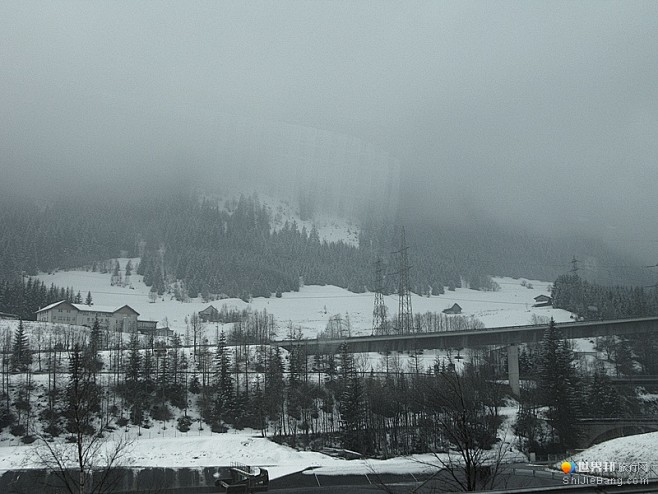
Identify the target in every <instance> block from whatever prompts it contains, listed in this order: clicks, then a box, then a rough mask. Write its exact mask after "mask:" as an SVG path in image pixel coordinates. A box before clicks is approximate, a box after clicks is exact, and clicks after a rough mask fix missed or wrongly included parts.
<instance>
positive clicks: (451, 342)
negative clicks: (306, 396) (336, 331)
mask: <svg viewBox="0 0 658 494" xmlns="http://www.w3.org/2000/svg"><path fill="white" fill-rule="evenodd" d="M556 326H557V327H559V328H560V329H561V331H562V334H563V335H564V336H565V337H566V338H567V339H576V338H593V337H597V336H613V335H616V336H624V335H632V334H642V333H654V332H655V333H658V317H643V318H635V319H618V320H611V321H586V322H569V323H557V324H556ZM546 328H547V325H545V324H543V325H532V326H511V327H503V328H491V329H478V330H467V331H441V332H438V333H414V334H405V335H382V336H358V337H354V338H343V339H332V340H324V339H314V340H311V339H308V340H305V339H302V340H282V341H273V342H272V343H271V344H272V345H276V346H280V347H282V348H286V349H287V350H290V349H292V348H293V347H295V346H302V347H304V348H305V349H306V351H307V354H334V353H338V352H339V349H340V347H341V345H342V344H344V343H346V344H347V345H349V348H350V351H352V352H355V353H366V352H395V351H399V352H401V351H405V350H407V351H409V350H433V349H451V348H455V349H461V348H478V347H486V346H506V347H507V355H508V366H507V372H508V377H509V382H510V387H511V388H512V393H514V394H515V395H517V396H519V394H520V384H519V350H518V345H519V344H520V343H539V342H540V341H541V339H542V337H543V336H544V331H545V330H546Z"/></svg>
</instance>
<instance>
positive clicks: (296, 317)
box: [39, 259, 571, 338]
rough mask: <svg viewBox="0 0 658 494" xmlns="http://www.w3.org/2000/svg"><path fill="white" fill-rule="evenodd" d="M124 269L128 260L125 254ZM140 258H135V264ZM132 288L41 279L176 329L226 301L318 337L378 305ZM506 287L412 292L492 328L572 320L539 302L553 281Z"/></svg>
mask: <svg viewBox="0 0 658 494" xmlns="http://www.w3.org/2000/svg"><path fill="white" fill-rule="evenodd" d="M119 261H120V263H121V266H122V268H123V267H124V266H125V264H126V262H127V259H120V260H119ZM136 262H138V259H133V265H134V264H136ZM131 278H132V280H131V287H132V288H131V287H122V286H111V285H110V273H107V274H101V273H97V272H96V273H95V272H91V271H58V272H56V273H53V274H40V275H39V279H41V280H42V281H44V282H45V283H46V284H47V285H50V284H51V283H54V284H55V285H57V286H64V287H66V286H72V287H74V289H75V290H79V291H80V292H81V293H82V295H83V298H84V297H85V296H86V293H87V292H88V291H91V293H92V296H93V299H94V303H95V304H97V305H114V306H120V305H123V304H128V305H130V306H131V307H133V308H134V309H135V310H136V311H137V312H139V313H140V316H139V317H140V319H150V320H155V321H159V322H160V324H161V325H168V326H169V327H170V328H171V329H173V330H174V331H177V332H179V333H180V334H183V333H184V331H185V326H186V322H185V319H186V317H188V318H189V316H190V315H191V314H193V313H194V312H198V311H199V310H202V309H205V308H206V307H207V306H208V305H210V304H212V305H214V306H215V307H216V308H217V309H220V308H221V307H222V305H224V304H226V305H227V306H228V307H235V308H238V309H244V308H246V307H251V308H252V309H253V310H258V311H260V310H262V309H267V311H268V312H269V313H271V314H274V317H275V318H276V320H277V322H278V323H279V326H280V328H281V329H280V330H279V336H280V337H283V336H284V335H285V329H284V328H285V327H286V326H287V325H288V323H289V322H292V323H293V324H294V325H295V326H299V327H301V328H302V330H303V332H304V334H305V335H306V336H307V337H311V338H312V337H315V336H316V335H317V334H318V332H320V331H322V330H324V329H325V327H326V325H327V322H328V321H329V318H330V317H331V316H333V315H336V314H341V315H342V317H343V318H344V317H345V315H346V314H348V315H349V319H350V322H351V324H352V328H353V334H354V335H359V334H370V332H371V328H372V308H373V302H374V294H372V293H360V294H356V293H351V292H349V291H347V290H345V289H343V288H338V287H335V286H330V285H327V286H316V285H313V286H304V287H302V288H301V289H300V290H299V292H289V293H284V294H283V296H282V297H281V298H275V297H271V298H255V299H253V300H252V302H251V303H246V302H243V301H242V300H239V299H225V300H217V301H214V302H210V303H207V302H203V301H202V300H201V299H192V301H190V302H189V303H182V302H178V301H176V300H175V299H173V298H172V296H171V295H168V294H165V296H164V297H161V298H159V299H158V301H157V302H155V303H151V302H150V301H149V297H148V294H149V287H147V286H146V285H144V284H143V282H142V277H141V276H139V275H136V274H133V276H132V277H131ZM494 280H495V281H496V282H497V283H498V284H499V285H500V287H501V289H500V291H497V292H481V291H476V290H470V289H466V288H457V289H456V290H455V291H454V292H451V291H446V293H445V294H443V295H439V296H431V297H420V296H417V295H412V306H413V310H414V313H416V314H422V313H425V312H441V311H442V310H443V309H446V308H448V307H450V306H452V304H454V303H458V304H459V305H460V306H461V307H462V310H463V314H462V315H464V316H473V317H475V318H477V319H479V320H480V321H482V322H483V323H484V325H485V326H486V327H490V328H491V327H501V326H519V325H526V324H531V323H532V320H533V316H537V317H543V318H550V317H553V318H554V319H555V320H556V321H557V322H566V321H570V320H571V319H570V316H571V314H570V313H569V312H567V311H564V310H560V309H553V308H552V307H533V306H532V305H533V303H534V300H533V299H534V297H536V296H537V295H540V294H548V289H549V286H550V283H548V282H545V281H544V282H542V281H535V280H530V284H532V286H533V288H530V289H529V288H526V287H524V286H522V285H521V282H522V280H515V279H513V278H494ZM384 301H385V303H386V305H387V307H388V310H389V314H395V313H396V312H397V307H398V299H397V297H396V296H395V295H389V296H386V297H384ZM214 326H215V325H209V326H208V327H207V331H208V334H209V336H210V335H212V334H214V329H215V327H214Z"/></svg>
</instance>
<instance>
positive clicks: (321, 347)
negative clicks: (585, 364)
mask: <svg viewBox="0 0 658 494" xmlns="http://www.w3.org/2000/svg"><path fill="white" fill-rule="evenodd" d="M556 326H558V327H559V328H560V329H561V331H562V333H563V335H564V336H565V338H568V339H575V338H592V337H597V336H612V335H618V336H621V335H630V334H641V333H653V332H658V317H643V318H635V319H619V320H614V321H586V322H572V323H560V324H556ZM546 327H547V326H546V325H529V326H510V327H502V328H491V329H480V330H467V331H442V332H439V333H415V334H408V335H385V336H359V337H354V338H343V339H334V340H323V339H302V340H283V341H273V342H272V344H273V345H277V346H280V347H283V348H287V349H291V348H292V347H293V346H304V347H306V348H307V351H308V352H309V353H312V354H315V353H321V354H322V353H324V354H327V353H337V352H338V350H339V348H340V346H341V345H342V344H343V343H347V344H348V345H349V347H350V350H351V351H352V352H357V353H361V352H385V351H404V350H414V349H426V350H428V349H436V348H442V349H448V348H476V347H482V346H495V345H500V346H503V345H511V344H519V343H538V342H539V341H541V339H542V337H543V335H544V331H545V330H546Z"/></svg>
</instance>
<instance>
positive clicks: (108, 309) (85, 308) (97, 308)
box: [37, 300, 139, 315]
mask: <svg viewBox="0 0 658 494" xmlns="http://www.w3.org/2000/svg"><path fill="white" fill-rule="evenodd" d="M60 304H67V305H70V306H72V307H73V308H74V309H77V310H78V311H80V312H103V313H106V314H114V313H115V312H117V311H119V310H121V309H123V308H124V307H127V308H128V309H130V310H131V311H133V312H134V313H135V314H137V315H139V312H137V311H136V310H135V309H133V308H132V307H130V306H129V305H125V304H124V305H119V306H107V305H83V304H72V303H70V302H67V301H66V300H60V301H59V302H55V303H54V304H50V305H46V306H45V307H44V308H43V309H39V310H38V311H37V314H38V313H39V312H44V311H47V310H50V309H54V308H55V307H57V306H58V305H60Z"/></svg>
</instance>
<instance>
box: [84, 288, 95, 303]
mask: <svg viewBox="0 0 658 494" xmlns="http://www.w3.org/2000/svg"><path fill="white" fill-rule="evenodd" d="M85 304H86V305H92V304H93V300H92V298H91V292H90V291H89V292H87V298H86V299H85Z"/></svg>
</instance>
